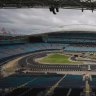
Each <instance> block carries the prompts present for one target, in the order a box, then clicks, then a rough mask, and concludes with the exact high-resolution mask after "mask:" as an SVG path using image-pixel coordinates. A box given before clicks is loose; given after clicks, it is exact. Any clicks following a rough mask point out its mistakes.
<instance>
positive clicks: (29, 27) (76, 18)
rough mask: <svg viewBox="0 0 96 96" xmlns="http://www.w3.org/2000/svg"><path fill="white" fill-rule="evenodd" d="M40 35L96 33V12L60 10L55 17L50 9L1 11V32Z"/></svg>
mask: <svg viewBox="0 0 96 96" xmlns="http://www.w3.org/2000/svg"><path fill="white" fill-rule="evenodd" d="M2 29H5V30H6V31H9V32H16V33H17V34H28V35H29V34H38V33H41V32H42V33H46V32H54V31H63V30H64V31H66V30H73V31H74V30H80V31H83V30H85V31H89V30H90V31H96V12H95V11H94V12H93V13H92V12H91V10H89V11H85V10H84V12H81V10H74V9H60V12H59V13H57V15H54V14H53V13H51V12H50V11H49V9H37V8H29V9H0V32H2Z"/></svg>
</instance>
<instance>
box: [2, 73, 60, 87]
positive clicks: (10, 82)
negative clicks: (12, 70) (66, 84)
mask: <svg viewBox="0 0 96 96" xmlns="http://www.w3.org/2000/svg"><path fill="white" fill-rule="evenodd" d="M61 77H62V76H48V75H46V76H34V75H33V76H32V75H28V74H16V75H11V76H9V77H5V78H3V79H0V88H16V87H20V86H21V87H22V86H24V87H31V88H32V87H33V88H47V87H50V86H52V85H54V84H55V83H56V82H58V80H60V78H61Z"/></svg>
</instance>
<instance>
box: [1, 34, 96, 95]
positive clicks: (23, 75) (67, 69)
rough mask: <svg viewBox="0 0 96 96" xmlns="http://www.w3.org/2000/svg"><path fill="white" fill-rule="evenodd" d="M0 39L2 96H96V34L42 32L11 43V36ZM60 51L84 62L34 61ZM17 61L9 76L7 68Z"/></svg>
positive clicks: (14, 39)
mask: <svg viewBox="0 0 96 96" xmlns="http://www.w3.org/2000/svg"><path fill="white" fill-rule="evenodd" d="M0 38H2V39H0V77H1V78H0V95H1V96H27V95H28V96H32V95H34V96H60V95H62V94H63V95H64V96H95V94H96V86H95V85H96V84H95V83H96V82H95V81H96V78H95V77H96V76H95V75H96V73H95V71H96V65H95V64H96V60H95V59H96V58H95V52H96V34H95V33H91V32H88V33H87V32H52V33H46V34H45V33H44V34H42V33H41V34H38V35H34V34H33V35H31V36H28V35H27V36H16V37H12V38H13V39H12V41H10V38H11V37H10V36H4V37H3V36H1V37H0ZM58 52H59V53H62V54H66V55H68V56H70V59H71V60H77V61H80V60H81V61H82V62H84V63H82V62H81V61H80V64H59V63H58V64H46V63H45V64H41V63H39V62H36V61H35V58H42V57H44V56H46V55H47V54H48V53H58ZM14 62H15V63H16V65H17V66H16V67H14V72H13V71H12V73H11V74H9V73H7V72H9V71H6V69H7V67H6V66H9V65H10V66H11V64H12V65H13V64H15V63H14ZM8 64H9V65H8ZM89 67H90V70H89V69H88V68H89ZM12 68H13V67H12ZM86 86H87V87H86ZM86 94H88V95H86Z"/></svg>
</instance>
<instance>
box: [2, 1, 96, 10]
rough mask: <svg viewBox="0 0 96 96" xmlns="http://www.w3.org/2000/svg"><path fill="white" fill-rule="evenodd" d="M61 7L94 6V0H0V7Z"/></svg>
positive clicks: (95, 3)
mask: <svg viewBox="0 0 96 96" xmlns="http://www.w3.org/2000/svg"><path fill="white" fill-rule="evenodd" d="M53 5H54V6H58V7H62V8H82V7H83V8H85V9H92V7H94V8H96V0H0V7H1V8H4V7H17V8H21V7H37V8H41V7H43V8H46V7H50V6H53Z"/></svg>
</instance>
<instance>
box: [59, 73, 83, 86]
mask: <svg viewBox="0 0 96 96" xmlns="http://www.w3.org/2000/svg"><path fill="white" fill-rule="evenodd" d="M59 86H60V87H63V88H82V87H83V86H84V81H83V80H82V76H80V75H67V76H66V77H65V78H64V79H63V81H62V82H61V83H60V85H59Z"/></svg>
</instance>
